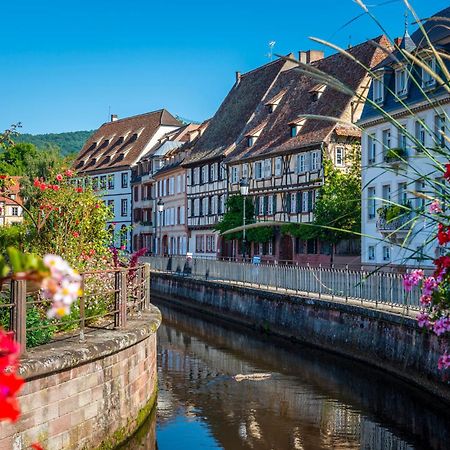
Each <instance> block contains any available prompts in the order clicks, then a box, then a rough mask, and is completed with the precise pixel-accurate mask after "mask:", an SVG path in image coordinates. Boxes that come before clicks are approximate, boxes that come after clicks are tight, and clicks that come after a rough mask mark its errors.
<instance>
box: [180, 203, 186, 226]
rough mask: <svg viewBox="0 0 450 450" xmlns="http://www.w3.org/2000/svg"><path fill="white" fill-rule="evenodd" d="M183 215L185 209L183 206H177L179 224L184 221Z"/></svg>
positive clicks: (182, 223)
mask: <svg viewBox="0 0 450 450" xmlns="http://www.w3.org/2000/svg"><path fill="white" fill-rule="evenodd" d="M185 215H186V211H185V208H184V206H180V208H179V216H180V220H179V224H180V225H184V224H185V223H186V220H185Z"/></svg>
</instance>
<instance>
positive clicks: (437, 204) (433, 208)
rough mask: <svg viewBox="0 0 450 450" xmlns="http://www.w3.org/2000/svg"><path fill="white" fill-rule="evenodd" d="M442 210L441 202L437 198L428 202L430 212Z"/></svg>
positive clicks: (438, 212) (437, 212)
mask: <svg viewBox="0 0 450 450" xmlns="http://www.w3.org/2000/svg"><path fill="white" fill-rule="evenodd" d="M441 212H442V207H441V202H440V201H439V200H438V199H435V200H433V201H432V202H431V204H430V213H431V214H440V213H441Z"/></svg>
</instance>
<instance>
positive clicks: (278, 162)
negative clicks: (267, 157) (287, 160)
mask: <svg viewBox="0 0 450 450" xmlns="http://www.w3.org/2000/svg"><path fill="white" fill-rule="evenodd" d="M282 171H283V158H282V157H281V156H278V157H276V158H275V176H277V177H279V176H280V175H281V174H282Z"/></svg>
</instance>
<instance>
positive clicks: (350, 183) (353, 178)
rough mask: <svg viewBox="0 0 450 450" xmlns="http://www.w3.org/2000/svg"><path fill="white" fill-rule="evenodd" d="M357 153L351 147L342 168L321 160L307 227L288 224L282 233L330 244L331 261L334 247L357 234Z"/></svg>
mask: <svg viewBox="0 0 450 450" xmlns="http://www.w3.org/2000/svg"><path fill="white" fill-rule="evenodd" d="M360 161H361V151H360V148H359V147H356V146H355V147H354V148H353V150H352V151H351V152H349V154H348V155H347V162H348V163H349V165H348V166H347V168H346V169H340V168H336V167H334V165H333V163H332V162H331V160H330V159H328V158H327V159H325V160H324V184H323V186H322V187H321V188H320V190H319V195H318V199H317V201H316V203H315V206H314V221H313V223H312V224H310V225H306V224H300V225H298V224H289V225H287V226H286V227H284V231H285V232H288V233H290V234H292V235H293V236H296V237H300V238H302V239H304V240H309V239H320V240H321V241H323V242H328V243H330V244H331V260H332V261H333V256H334V254H335V250H336V244H337V243H338V242H339V241H341V240H343V239H348V238H349V237H352V236H359V235H360V232H361V164H360Z"/></svg>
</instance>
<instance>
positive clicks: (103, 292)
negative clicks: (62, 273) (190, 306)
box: [0, 264, 150, 351]
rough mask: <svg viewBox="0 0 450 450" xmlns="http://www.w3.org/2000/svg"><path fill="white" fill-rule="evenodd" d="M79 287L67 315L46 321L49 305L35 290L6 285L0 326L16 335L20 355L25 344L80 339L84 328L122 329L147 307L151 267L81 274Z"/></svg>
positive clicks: (25, 283)
mask: <svg viewBox="0 0 450 450" xmlns="http://www.w3.org/2000/svg"><path fill="white" fill-rule="evenodd" d="M81 288H82V295H81V296H80V297H79V298H78V299H77V301H76V302H74V303H73V304H72V305H71V313H70V315H68V316H65V317H63V318H62V319H48V318H47V316H46V314H47V311H48V309H49V308H50V306H51V301H50V300H48V299H44V298H42V297H41V295H40V290H39V287H37V286H35V285H34V284H33V283H32V282H28V281H26V280H12V281H10V282H9V283H5V284H4V285H3V288H2V290H1V292H0V327H2V328H4V329H6V330H7V331H9V332H12V333H14V336H15V339H16V341H17V342H18V343H19V344H20V346H21V348H22V351H25V350H26V348H27V342H28V347H30V346H36V345H39V343H45V342H47V341H49V340H51V338H53V337H55V338H59V337H61V338H63V337H64V336H66V335H70V336H73V334H74V332H75V333H79V337H80V340H81V341H84V340H85V333H86V331H87V329H88V328H105V329H106V328H109V329H112V328H124V327H125V326H126V324H127V321H128V320H129V319H132V318H135V317H140V315H141V314H142V311H144V310H145V309H148V307H149V304H150V265H149V264H142V265H139V266H137V267H134V268H115V269H110V270H97V271H89V272H83V273H81ZM36 335H37V336H38V338H36V337H33V336H36ZM43 336H44V338H43ZM39 339H43V340H44V341H45V342H39ZM30 341H31V344H30ZM36 342H37V344H36Z"/></svg>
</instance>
